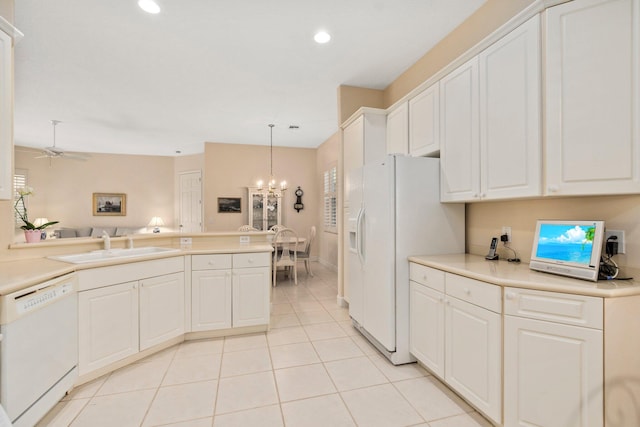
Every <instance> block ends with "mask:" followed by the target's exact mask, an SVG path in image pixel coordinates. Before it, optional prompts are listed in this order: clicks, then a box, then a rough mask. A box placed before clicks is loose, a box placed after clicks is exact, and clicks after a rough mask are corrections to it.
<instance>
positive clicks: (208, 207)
mask: <svg viewBox="0 0 640 427" xmlns="http://www.w3.org/2000/svg"><path fill="white" fill-rule="evenodd" d="M204 164H205V176H204V195H203V196H204V226H205V230H204V231H230V230H237V228H238V227H240V226H241V225H243V224H247V223H248V221H249V217H248V205H247V187H249V186H253V185H255V183H256V181H257V180H258V179H263V180H264V181H266V180H268V179H269V147H268V146H259V145H239V144H221V143H206V144H205V148H204ZM273 173H274V175H275V176H276V179H277V180H283V179H285V180H286V181H287V183H288V185H289V190H287V191H286V193H285V197H284V202H283V207H284V208H283V210H282V214H283V218H282V222H283V224H284V225H286V226H287V227H290V228H293V229H294V230H296V231H297V232H298V233H299V234H300V235H304V236H306V235H307V233H308V231H309V229H310V228H311V226H312V225H315V226H316V227H318V223H319V218H318V214H317V203H318V200H320V193H319V192H320V191H321V187H320V181H319V179H318V172H317V170H316V150H315V149H312V148H288V147H273ZM298 186H300V187H301V188H302V190H303V191H304V196H303V197H302V202H303V203H304V206H305V207H304V209H303V210H301V211H300V212H299V213H298V212H296V210H295V209H293V204H294V203H295V200H296V199H295V196H294V194H293V191H294V190H295V189H296V188H297V187H298ZM218 197H241V198H242V212H241V213H239V214H238V213H218V206H217V199H218ZM314 252H315V253H317V249H315V248H314Z"/></svg>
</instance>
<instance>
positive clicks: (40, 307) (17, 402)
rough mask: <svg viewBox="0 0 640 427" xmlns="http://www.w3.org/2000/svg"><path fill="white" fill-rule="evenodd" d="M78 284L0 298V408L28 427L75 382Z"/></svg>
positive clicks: (71, 281)
mask: <svg viewBox="0 0 640 427" xmlns="http://www.w3.org/2000/svg"><path fill="white" fill-rule="evenodd" d="M77 282H78V280H77V278H76V275H75V273H72V274H67V275H64V276H61V277H58V278H55V279H52V280H49V281H47V282H44V283H40V284H38V285H34V286H31V287H29V288H26V289H22V290H20V291H16V292H13V293H11V294H7V295H3V296H0V334H2V335H1V337H2V340H1V341H0V404H2V406H3V407H4V409H5V411H6V412H7V414H8V415H9V419H10V420H11V422H12V423H13V425H14V427H31V426H33V425H34V424H35V423H36V422H37V421H38V420H39V419H40V418H42V417H43V416H44V415H45V414H46V413H47V412H48V411H49V410H50V409H51V408H53V406H54V405H55V404H56V403H57V402H58V401H59V400H60V399H61V398H62V397H63V396H64V395H65V393H66V392H67V391H68V390H70V389H71V387H72V386H73V383H74V382H75V380H76V378H77V377H78V368H77V366H78V293H77V288H78V284H77Z"/></svg>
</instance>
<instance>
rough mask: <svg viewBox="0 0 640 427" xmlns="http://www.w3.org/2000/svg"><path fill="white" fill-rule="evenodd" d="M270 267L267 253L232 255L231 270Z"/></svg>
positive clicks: (269, 255)
mask: <svg viewBox="0 0 640 427" xmlns="http://www.w3.org/2000/svg"><path fill="white" fill-rule="evenodd" d="M270 265H271V254H270V253H269V252H260V253H246V254H233V268H250V267H269V266H270Z"/></svg>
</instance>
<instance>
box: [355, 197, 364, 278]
mask: <svg viewBox="0 0 640 427" xmlns="http://www.w3.org/2000/svg"><path fill="white" fill-rule="evenodd" d="M363 217H364V209H362V208H360V210H358V217H357V219H356V252H357V253H358V258H359V259H360V264H362V265H364V253H363V252H362V249H363V247H362V218H363Z"/></svg>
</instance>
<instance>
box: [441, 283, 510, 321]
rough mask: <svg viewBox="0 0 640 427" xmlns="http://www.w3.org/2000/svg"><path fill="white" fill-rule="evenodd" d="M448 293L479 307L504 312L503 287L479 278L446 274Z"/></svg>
mask: <svg viewBox="0 0 640 427" xmlns="http://www.w3.org/2000/svg"><path fill="white" fill-rule="evenodd" d="M445 283H446V289H447V290H446V293H447V295H451V296H452V297H456V298H458V299H461V300H462V301H466V302H468V303H471V304H475V305H477V306H479V307H483V308H486V309H487V310H491V311H494V312H496V313H502V289H500V286H497V285H491V284H489V283H486V282H481V281H479V280H474V279H469V278H468V277H463V276H458V275H456V274H449V273H447V274H446V278H445Z"/></svg>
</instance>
